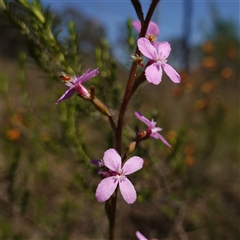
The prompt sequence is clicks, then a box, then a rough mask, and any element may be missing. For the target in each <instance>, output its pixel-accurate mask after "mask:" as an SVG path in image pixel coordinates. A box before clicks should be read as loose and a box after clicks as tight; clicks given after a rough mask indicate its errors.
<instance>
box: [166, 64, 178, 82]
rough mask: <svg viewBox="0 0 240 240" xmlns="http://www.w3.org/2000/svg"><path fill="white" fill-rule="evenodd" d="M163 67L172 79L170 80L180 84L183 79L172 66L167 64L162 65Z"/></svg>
mask: <svg viewBox="0 0 240 240" xmlns="http://www.w3.org/2000/svg"><path fill="white" fill-rule="evenodd" d="M162 67H163V69H164V71H165V72H166V74H167V75H168V76H169V77H170V79H171V80H172V81H173V82H174V83H180V81H181V77H180V75H179V74H178V73H177V72H176V70H175V69H174V68H173V67H172V66H170V65H169V64H167V63H165V64H162Z"/></svg>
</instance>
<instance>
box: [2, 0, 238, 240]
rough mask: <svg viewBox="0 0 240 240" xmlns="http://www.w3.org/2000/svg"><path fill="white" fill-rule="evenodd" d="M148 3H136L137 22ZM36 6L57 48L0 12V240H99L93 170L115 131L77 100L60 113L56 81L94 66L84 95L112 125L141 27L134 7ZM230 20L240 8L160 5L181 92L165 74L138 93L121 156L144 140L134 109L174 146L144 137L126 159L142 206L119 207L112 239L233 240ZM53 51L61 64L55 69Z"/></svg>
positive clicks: (14, 8) (24, 15) (234, 58)
mask: <svg viewBox="0 0 240 240" xmlns="http://www.w3.org/2000/svg"><path fill="white" fill-rule="evenodd" d="M5 3H6V4H7V1H5ZM149 5H150V1H142V7H143V11H144V13H145V14H146V12H147V10H148V6H149ZM42 7H43V12H44V16H45V17H46V19H47V18H48V17H49V18H50V19H54V20H52V22H51V21H49V22H51V24H52V25H51V27H52V32H53V36H54V37H56V39H57V41H56V42H55V44H52V45H51V40H49V39H48V32H47V31H46V28H41V26H42V25H41V24H39V23H38V22H37V20H36V18H35V19H34V16H33V15H31V11H30V10H29V9H28V10H26V9H24V8H23V6H21V4H18V3H17V1H15V2H14V1H13V2H12V4H11V8H10V10H9V12H10V13H11V15H12V16H17V18H19V19H23V20H24V22H26V23H27V26H29V28H30V29H31V30H32V33H29V34H25V35H24V31H20V30H19V26H18V24H17V23H16V22H14V21H13V20H11V21H10V20H9V19H11V18H10V17H8V16H7V15H6V14H5V12H4V10H3V9H1V25H0V27H1V33H2V34H1V39H0V46H1V54H0V56H1V74H0V80H1V106H0V107H1V196H0V201H1V224H0V228H1V239H3V240H8V239H9V240H12V239H20V240H26V239H31V240H32V239H33V240H35V239H36V240H40V239H41V240H43V239H44V240H45V239H58V240H59V239H60V240H62V239H69V240H76V239H107V236H108V235H107V227H108V223H107V218H106V216H105V212H104V204H102V203H98V202H97V201H96V199H95V196H94V194H95V189H96V187H97V184H98V182H99V181H100V178H99V176H98V175H97V169H96V168H95V167H94V166H93V165H91V164H90V163H89V162H90V159H93V158H94V159H100V158H102V156H103V153H104V151H105V150H106V149H108V148H110V147H113V146H114V142H113V136H112V132H111V128H110V127H109V123H108V121H107V119H106V118H105V117H104V116H102V115H100V114H99V113H98V112H97V111H96V110H95V109H94V107H92V106H91V105H90V103H88V102H86V101H83V100H82V99H80V98H78V97H77V96H74V97H73V98H72V99H69V100H68V101H66V102H63V103H61V104H59V105H55V102H56V100H57V99H58V98H59V97H60V96H61V94H62V93H63V92H64V91H65V90H66V88H65V86H64V84H62V83H61V82H60V81H59V79H58V76H59V75H60V73H61V71H65V72H67V73H71V69H73V71H74V72H75V73H76V74H80V73H81V72H83V71H85V70H86V69H87V68H89V67H90V68H96V67H99V69H100V75H99V76H98V77H97V78H96V79H92V80H91V83H89V84H88V83H86V85H87V86H90V85H94V86H95V87H96V92H97V96H98V97H99V98H100V99H101V100H102V101H103V102H104V103H105V104H106V105H107V106H108V107H109V108H110V109H111V111H112V113H114V114H115V115H116V116H117V114H118V110H119V105H120V101H121V97H122V94H123V91H124V86H125V84H126V81H127V78H128V70H129V68H130V65H131V57H130V54H131V53H132V52H133V51H132V49H134V42H133V44H132V38H134V39H135V40H136V39H137V33H136V32H135V31H134V30H133V29H132V28H131V27H130V25H131V24H130V23H131V19H136V18H137V16H136V13H135V11H134V8H133V6H132V5H131V2H130V1H117V2H113V1H72V2H71V1H65V2H64V1H63V2H60V1H51V2H48V1H43V2H42ZM35 8H36V9H38V5H36V7H35ZM239 16H240V10H239V2H238V1H211V2H208V1H201V2H200V1H194V0H192V1H161V2H160V4H159V6H158V8H157V10H156V12H155V14H154V17H153V20H154V21H155V22H157V23H158V25H159V27H160V31H161V33H160V36H159V38H158V40H160V41H168V42H169V43H170V44H171V46H172V52H171V56H170V58H169V60H168V62H169V63H170V64H171V65H172V66H173V67H174V68H175V69H177V70H178V72H179V73H180V74H181V77H182V81H181V83H180V84H178V85H176V84H173V83H172V82H171V81H170V80H169V79H168V78H167V77H166V76H164V78H163V81H162V82H161V84H160V85H158V86H153V85H150V84H147V83H143V84H142V85H141V86H140V88H139V89H138V90H137V92H136V95H135V96H134V98H133V99H132V100H131V102H130V107H129V109H128V111H127V115H126V120H125V129H124V139H123V140H124V141H123V148H124V147H126V146H127V144H128V143H129V142H130V141H131V139H132V138H133V137H134V129H135V126H139V128H140V129H144V126H143V125H142V124H141V123H139V121H138V120H137V119H135V117H134V114H133V112H134V111H135V110H138V111H140V112H141V113H143V114H144V115H146V116H147V117H148V118H154V119H155V120H156V121H157V122H158V126H160V127H162V128H163V131H162V132H161V133H162V135H163V136H164V137H165V138H166V139H167V140H168V141H169V142H170V143H171V144H172V148H171V149H169V148H167V147H166V146H164V145H163V144H162V143H161V142H160V141H155V140H153V139H149V140H147V141H145V142H142V143H141V144H140V145H139V147H138V148H137V149H136V151H135V152H134V155H139V156H141V157H143V158H144V160H145V165H144V168H143V169H142V170H141V171H139V172H137V173H136V174H135V175H133V176H130V179H131V181H132V182H133V183H134V185H135V187H136V190H137V192H138V200H137V202H136V203H134V204H133V205H127V204H126V203H125V202H124V201H123V199H122V198H121V196H119V201H118V209H117V222H116V227H117V229H116V239H136V238H135V231H136V230H139V231H141V232H142V233H143V234H144V235H145V236H146V237H147V238H149V239H151V238H154V237H155V238H158V239H168V240H170V239H173V240H175V239H181V240H183V239H192V240H198V239H199V240H202V239H210V240H217V239H231V240H232V239H239V238H240V232H239V215H240V208H239V206H240V192H239V191H240V189H239V187H240V186H239V181H240V179H239V171H240V165H239V146H240V145H239V80H240V79H239V66H240V65H239V41H240V39H239V37H240V36H239V33H240V28H239V22H240V21H239ZM51 17H52V18H51ZM45 31H46V32H45ZM76 31H77V32H78V34H75V32H76ZM58 46H59V48H57V47H58ZM60 53H62V54H63V56H64V57H65V59H66V61H65V62H61V61H60V64H58V63H59V62H58V61H55V58H56V59H58V57H57V56H59V55H60ZM56 62H57V63H56ZM69 66H70V67H71V69H69V68H68V67H69ZM119 195H120V194H119Z"/></svg>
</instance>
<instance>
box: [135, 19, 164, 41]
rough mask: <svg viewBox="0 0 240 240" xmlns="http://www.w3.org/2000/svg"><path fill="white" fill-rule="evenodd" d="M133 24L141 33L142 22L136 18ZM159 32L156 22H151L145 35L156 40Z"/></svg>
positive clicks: (151, 39)
mask: <svg viewBox="0 0 240 240" xmlns="http://www.w3.org/2000/svg"><path fill="white" fill-rule="evenodd" d="M132 25H133V27H134V28H135V29H136V30H137V31H138V32H139V33H140V31H141V27H142V26H141V22H140V21H139V20H135V21H133V22H132ZM159 33H160V30H159V28H158V25H157V24H156V23H154V22H150V23H149V25H148V28H147V32H146V35H145V37H146V38H147V39H149V40H150V41H151V42H154V41H155V40H156V39H157V37H158V35H159Z"/></svg>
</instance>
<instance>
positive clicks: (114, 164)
mask: <svg viewBox="0 0 240 240" xmlns="http://www.w3.org/2000/svg"><path fill="white" fill-rule="evenodd" d="M103 161H104V165H105V166H106V167H108V168H109V169H111V170H112V171H115V172H117V171H118V170H119V169H121V167H122V159H121V157H120V155H119V154H118V152H117V151H116V150H115V149H113V148H110V149H108V150H107V151H105V153H104V155H103Z"/></svg>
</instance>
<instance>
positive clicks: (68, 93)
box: [56, 86, 76, 104]
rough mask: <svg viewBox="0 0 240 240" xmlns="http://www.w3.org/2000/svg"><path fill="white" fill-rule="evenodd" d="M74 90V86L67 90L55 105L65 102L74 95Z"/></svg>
mask: <svg viewBox="0 0 240 240" xmlns="http://www.w3.org/2000/svg"><path fill="white" fill-rule="evenodd" d="M75 91H76V90H75V88H74V86H73V87H71V88H69V89H68V90H67V91H66V92H65V93H64V94H63V95H62V96H61V97H60V98H59V99H58V100H57V102H56V104H59V103H60V102H61V101H63V100H66V99H68V98H70V97H71V96H72V95H73V94H74V93H75Z"/></svg>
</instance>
